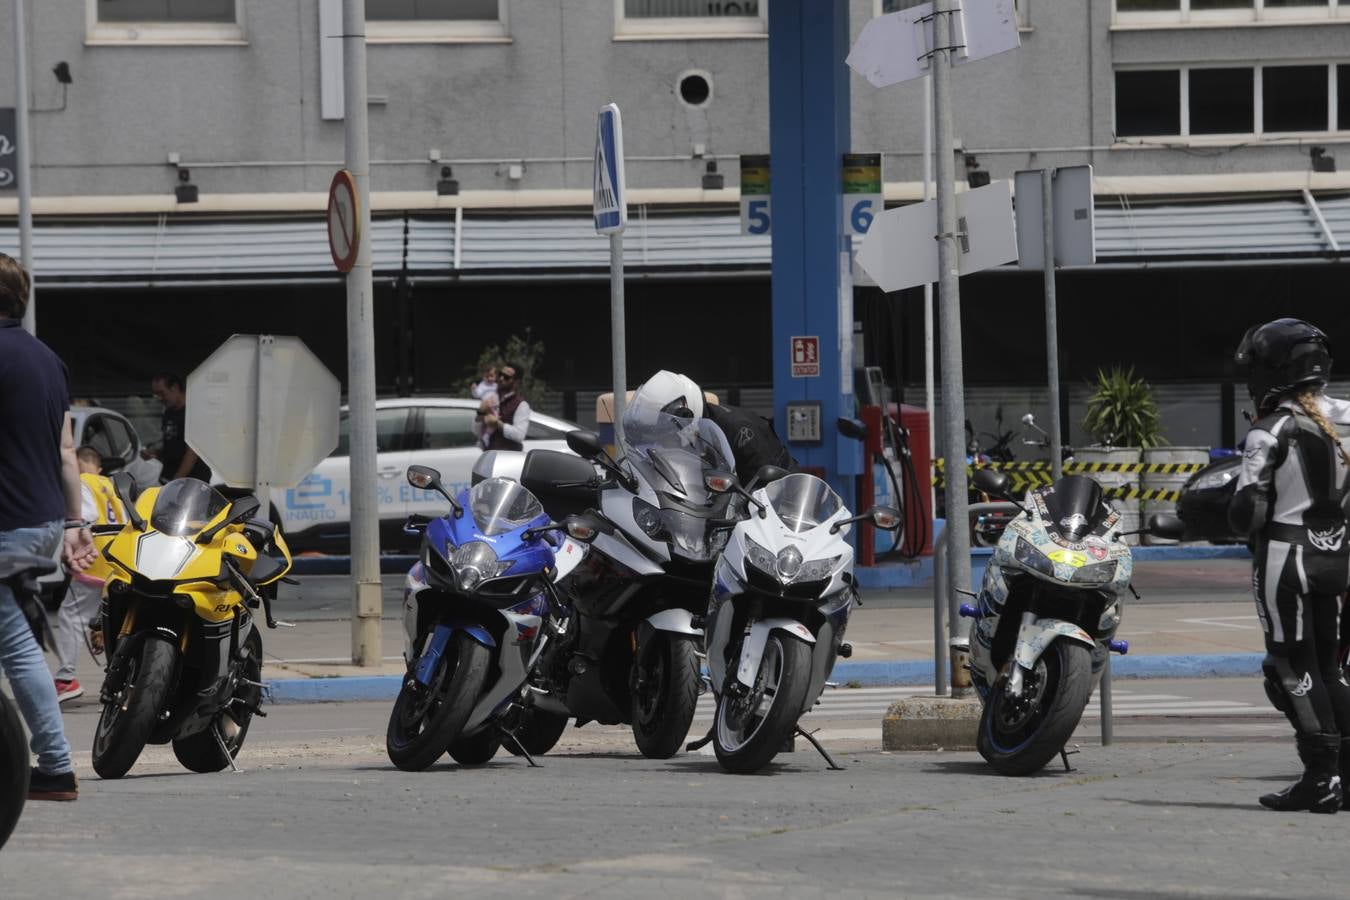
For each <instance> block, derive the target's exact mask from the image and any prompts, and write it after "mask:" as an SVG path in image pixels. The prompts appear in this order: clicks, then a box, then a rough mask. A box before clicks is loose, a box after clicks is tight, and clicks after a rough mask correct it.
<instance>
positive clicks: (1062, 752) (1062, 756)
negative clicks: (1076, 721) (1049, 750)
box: [1059, 747, 1078, 772]
mask: <svg viewBox="0 0 1350 900" xmlns="http://www.w3.org/2000/svg"><path fill="white" fill-rule="evenodd" d="M1077 752H1078V751H1077V750H1065V749H1064V748H1063V747H1061V748H1059V758H1060V759H1061V760H1062V761H1063V762H1064V771H1065V772H1072V771H1073V766H1071V765H1069V754H1070V753H1077Z"/></svg>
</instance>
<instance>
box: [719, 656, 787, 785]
mask: <svg viewBox="0 0 1350 900" xmlns="http://www.w3.org/2000/svg"><path fill="white" fill-rule="evenodd" d="M769 640H770V641H777V642H778V645H779V646H780V647H781V648H782V656H783V674H782V677H781V678H779V680H778V691H777V693H776V694H775V696H774V703H773V705H772V706H771V707H770V708H769V712H768V714H767V715H766V716H765V719H766V720H767V721H765V723H764V724H763V725H761V726H760V729H759V731H758V732H757V733H756V734H755V735H754V736H753V737H751V738H750V739H749V740H748V741H746V742H745V744H744V745H743V746H741V747H740V748H738V749H737V750H735V751H731V750H727V749H726V748H724V747H723V746H722V742H721V741H720V740H719V739H718V736H717V731H718V726H719V724H720V723H721V721H722V705H723V704H724V703H725V702H727V701H726V700H725V699H724V698H723V697H719V698H718V699H717V708H716V710H715V711H714V713H713V717H714V718H713V751H714V752H715V753H716V754H717V762H718V763H719V764H720V765H721V766H722V768H723V769H725V770H726V771H728V772H733V773H736V774H740V775H748V774H750V773H753V772H758V771H759V770H760V769H762V768H764V767H765V766H767V765H768V764H769V763H770V762H771V761H772V760H773V758H774V757H775V756H777V755H778V754H779V753H780V752H782V750H783V749H784V747H785V746H786V745H787V742H788V741H789V740H790V739H791V738H792V736H793V734H794V733H795V730H796V727H797V720H798V719H799V718H801V709H802V704H803V701H804V700H805V697H806V689H807V686H808V684H809V682H810V680H811V648H810V646H809V645H807V644H805V643H803V642H802V641H799V640H797V639H796V638H792V637H788V636H787V635H785V634H782V633H780V632H775V633H773V634H771V635H770V636H769ZM766 655H767V654H766ZM780 697H781V698H782V699H781V701H780V700H779V698H780Z"/></svg>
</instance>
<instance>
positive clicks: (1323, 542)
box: [1308, 525, 1345, 553]
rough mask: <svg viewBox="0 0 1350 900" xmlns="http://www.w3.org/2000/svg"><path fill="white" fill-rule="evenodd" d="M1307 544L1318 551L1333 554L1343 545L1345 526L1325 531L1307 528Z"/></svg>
mask: <svg viewBox="0 0 1350 900" xmlns="http://www.w3.org/2000/svg"><path fill="white" fill-rule="evenodd" d="M1308 543H1310V544H1312V545H1313V546H1314V547H1316V548H1317V549H1318V550H1322V551H1325V552H1327V553H1335V552H1336V551H1337V550H1339V549H1341V545H1342V544H1344V543H1345V526H1344V525H1342V526H1340V527H1339V528H1331V529H1328V530H1327V531H1317V530H1316V529H1313V528H1309V529H1308Z"/></svg>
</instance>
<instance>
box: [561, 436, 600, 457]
mask: <svg viewBox="0 0 1350 900" xmlns="http://www.w3.org/2000/svg"><path fill="white" fill-rule="evenodd" d="M567 449H569V450H571V451H572V452H573V453H575V454H576V455H577V456H580V457H581V458H582V459H589V460H596V459H599V458H600V457H602V456H606V455H607V454H606V453H605V445H604V444H602V443H600V435H598V434H596V433H595V432H594V431H586V430H584V429H578V430H576V431H569V432H567Z"/></svg>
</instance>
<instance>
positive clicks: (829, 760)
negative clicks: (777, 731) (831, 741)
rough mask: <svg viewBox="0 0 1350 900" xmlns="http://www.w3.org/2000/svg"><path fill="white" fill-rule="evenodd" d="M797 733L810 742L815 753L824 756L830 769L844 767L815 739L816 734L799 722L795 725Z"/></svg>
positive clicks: (838, 770)
mask: <svg viewBox="0 0 1350 900" xmlns="http://www.w3.org/2000/svg"><path fill="white" fill-rule="evenodd" d="M797 733H798V734H800V735H801V736H802V737H804V738H806V739H807V740H808V741H810V742H811V746H812V747H815V748H816V752H817V753H819V754H820V755H821V756H823V757H825V761H826V762H827V763H829V764H830V768H831V769H833V770H834V771H836V772H842V771H844V767H843V766H841V765H839V763H837V762H835V761H834V757H833V756H831V755H830V753H829V751H828V750H826V749H825V748H824V747H822V746H821V745H820V741H818V740H816V736H815V735H814V734H812V733H811V732H809V731H807V730H806V729H805V728H803V727H802V726H801V725H800V724H798V725H797Z"/></svg>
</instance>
